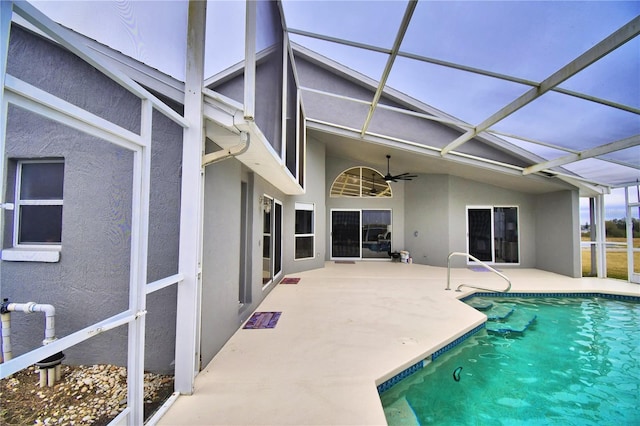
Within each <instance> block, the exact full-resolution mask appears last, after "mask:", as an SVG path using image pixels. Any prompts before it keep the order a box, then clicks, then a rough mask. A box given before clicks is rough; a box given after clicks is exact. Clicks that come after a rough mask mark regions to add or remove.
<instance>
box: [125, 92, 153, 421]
mask: <svg viewBox="0 0 640 426" xmlns="http://www.w3.org/2000/svg"><path fill="white" fill-rule="evenodd" d="M152 115H153V106H152V103H151V102H150V101H149V100H142V101H141V123H140V129H141V130H140V135H141V136H142V140H143V143H145V146H143V147H142V148H140V150H138V151H135V152H134V160H133V197H132V208H131V271H130V283H129V310H130V311H132V312H135V319H134V320H133V321H131V322H130V323H129V330H128V334H127V335H128V351H127V405H128V407H129V409H130V410H131V411H130V414H129V419H128V424H132V425H140V424H143V423H144V346H145V326H146V320H145V314H146V306H147V300H146V291H145V290H146V289H145V286H146V284H147V258H148V247H149V197H150V192H151V189H150V188H151V126H152Z"/></svg>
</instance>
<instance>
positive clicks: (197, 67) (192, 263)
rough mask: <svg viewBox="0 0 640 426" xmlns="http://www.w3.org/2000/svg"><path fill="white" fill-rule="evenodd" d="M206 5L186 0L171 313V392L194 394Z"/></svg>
mask: <svg viewBox="0 0 640 426" xmlns="http://www.w3.org/2000/svg"><path fill="white" fill-rule="evenodd" d="M206 16H207V4H206V2H203V1H198V0H189V15H188V23H187V60H186V73H185V76H186V78H185V80H186V81H185V94H184V101H185V102H184V104H185V105H184V115H185V119H186V121H187V122H188V123H189V126H188V127H186V128H185V129H184V130H183V148H182V196H181V205H180V254H179V259H178V269H179V273H180V274H182V276H183V277H184V278H183V280H182V282H181V283H180V285H178V302H177V314H176V359H175V390H176V391H177V392H180V393H181V394H187V395H190V394H192V393H193V389H194V382H195V376H196V375H197V373H198V370H199V368H200V348H199V345H200V342H199V333H200V300H201V297H202V296H201V292H202V288H201V285H202V216H203V205H204V204H203V197H204V193H203V191H204V189H203V188H204V168H203V166H202V156H203V155H204V115H203V112H204V94H203V90H202V89H203V84H204V40H205V31H206Z"/></svg>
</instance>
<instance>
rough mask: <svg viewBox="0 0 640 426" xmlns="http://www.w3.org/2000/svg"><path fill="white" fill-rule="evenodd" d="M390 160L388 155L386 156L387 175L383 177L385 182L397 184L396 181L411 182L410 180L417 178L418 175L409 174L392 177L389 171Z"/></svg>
mask: <svg viewBox="0 0 640 426" xmlns="http://www.w3.org/2000/svg"><path fill="white" fill-rule="evenodd" d="M390 159H391V156H390V155H387V174H386V175H385V177H384V180H385V182H398V180H411V179H412V178H415V177H418V175H412V174H410V173H409V172H406V173H400V174H399V175H392V174H391V172H390V171H389V160H390Z"/></svg>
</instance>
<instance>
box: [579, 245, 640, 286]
mask: <svg viewBox="0 0 640 426" xmlns="http://www.w3.org/2000/svg"><path fill="white" fill-rule="evenodd" d="M582 241H589V240H588V239H585V238H583V239H582ZM607 242H616V243H626V242H627V240H626V238H607ZM633 246H634V247H640V238H634V239H633ZM633 256H634V257H633V264H634V267H635V270H636V271H637V272H639V271H640V252H636V253H634V255H633ZM590 275H591V253H590V250H589V248H583V249H582V276H584V277H587V276H590ZM607 277H609V278H618V279H621V280H625V281H626V280H627V279H628V271H627V249H626V246H620V247H619V248H615V249H614V248H611V247H607Z"/></svg>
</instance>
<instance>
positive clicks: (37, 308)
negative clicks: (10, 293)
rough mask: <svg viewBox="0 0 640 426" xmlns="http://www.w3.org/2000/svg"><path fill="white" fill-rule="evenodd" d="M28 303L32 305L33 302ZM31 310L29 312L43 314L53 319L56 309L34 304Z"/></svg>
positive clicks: (51, 306)
mask: <svg viewBox="0 0 640 426" xmlns="http://www.w3.org/2000/svg"><path fill="white" fill-rule="evenodd" d="M29 303H33V302H29ZM32 309H33V310H32V311H31V312H43V313H44V314H45V315H46V316H48V317H53V316H55V315H56V308H55V306H53V305H47V304H40V303H34V306H32Z"/></svg>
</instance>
